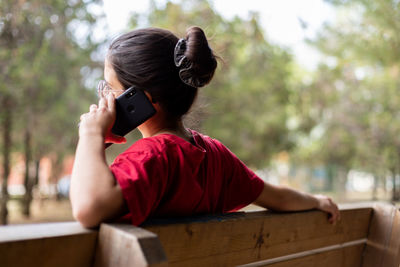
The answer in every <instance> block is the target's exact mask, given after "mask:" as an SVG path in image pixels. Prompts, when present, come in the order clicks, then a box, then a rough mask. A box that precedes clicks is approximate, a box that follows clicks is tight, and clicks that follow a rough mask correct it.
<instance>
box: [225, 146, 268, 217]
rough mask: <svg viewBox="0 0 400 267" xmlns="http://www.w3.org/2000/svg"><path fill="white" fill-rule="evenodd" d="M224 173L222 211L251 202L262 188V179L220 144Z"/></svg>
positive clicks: (235, 208) (241, 206)
mask: <svg viewBox="0 0 400 267" xmlns="http://www.w3.org/2000/svg"><path fill="white" fill-rule="evenodd" d="M220 146H222V147H220V151H221V152H222V154H223V162H224V169H225V173H226V177H225V181H224V188H223V192H224V194H223V195H222V197H223V198H224V199H223V203H224V206H223V212H233V211H237V210H239V209H241V208H243V207H245V206H247V205H249V204H251V203H253V202H254V201H255V200H256V199H257V198H258V197H259V195H260V194H261V192H262V190H263V188H264V181H263V180H262V179H261V178H259V177H258V176H257V175H256V174H255V173H254V172H253V171H252V170H250V169H249V168H248V167H247V166H246V165H245V164H244V163H243V162H242V161H241V160H240V159H239V158H238V157H237V156H236V155H235V154H233V153H232V152H231V151H230V150H229V149H228V148H227V147H225V146H224V145H222V144H220Z"/></svg>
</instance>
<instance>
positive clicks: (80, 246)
mask: <svg viewBox="0 0 400 267" xmlns="http://www.w3.org/2000/svg"><path fill="white" fill-rule="evenodd" d="M96 238H97V232H96V231H92V230H88V229H85V228H83V227H82V226H81V225H80V224H79V223H77V222H68V223H48V224H35V225H17V226H4V227H0V265H1V266H2V267H16V266H18V267H24V266H29V267H53V266H57V267H71V266H74V267H88V266H91V264H92V261H93V255H94V249H95V245H96Z"/></svg>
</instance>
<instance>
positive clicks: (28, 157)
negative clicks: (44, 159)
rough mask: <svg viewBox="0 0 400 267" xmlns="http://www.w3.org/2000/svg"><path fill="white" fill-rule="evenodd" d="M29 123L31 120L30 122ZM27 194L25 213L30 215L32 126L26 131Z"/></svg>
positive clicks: (24, 206)
mask: <svg viewBox="0 0 400 267" xmlns="http://www.w3.org/2000/svg"><path fill="white" fill-rule="evenodd" d="M28 123H29V122H28ZM24 147H25V183H24V185H25V195H24V199H23V214H24V215H25V216H27V217H29V216H30V206H31V202H32V187H33V183H32V179H31V171H30V165H31V161H32V149H31V132H30V127H27V128H26V131H25V142H24Z"/></svg>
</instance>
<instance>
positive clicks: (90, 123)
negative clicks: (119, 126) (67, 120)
mask: <svg viewBox="0 0 400 267" xmlns="http://www.w3.org/2000/svg"><path fill="white" fill-rule="evenodd" d="M115 118H116V111H115V98H114V95H113V94H109V95H108V96H107V98H105V97H101V98H100V100H99V104H98V106H97V105H94V104H93V105H91V106H90V108H89V112H88V113H85V114H83V115H82V116H81V123H80V126H79V135H80V136H82V135H86V134H89V135H92V134H100V135H101V136H102V137H103V138H104V141H105V142H106V143H116V144H121V143H126V139H125V137H122V136H117V135H115V134H113V133H112V132H111V128H112V126H113V124H114V122H115Z"/></svg>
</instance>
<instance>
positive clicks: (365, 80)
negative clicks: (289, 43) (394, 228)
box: [302, 0, 400, 189]
mask: <svg viewBox="0 0 400 267" xmlns="http://www.w3.org/2000/svg"><path fill="white" fill-rule="evenodd" d="M329 2H331V3H332V4H333V5H335V6H336V7H337V20H336V21H335V22H334V23H331V24H326V25H325V26H324V27H323V29H321V30H320V32H319V34H318V36H317V37H316V38H315V39H314V40H311V41H310V43H311V44H313V45H315V47H317V48H318V49H319V51H321V52H322V53H323V54H324V55H325V56H326V58H327V60H328V61H329V62H331V63H330V64H329V65H321V66H320V67H319V69H318V70H317V71H316V73H315V78H314V80H313V82H312V83H311V85H310V86H308V87H306V88H305V90H304V92H303V96H304V97H305V98H306V99H312V100H311V101H310V102H309V103H308V104H307V111H308V114H307V112H305V113H304V115H305V117H310V118H313V122H314V126H315V127H319V128H321V129H323V134H321V135H320V136H319V138H316V139H315V140H313V142H311V143H313V144H314V148H315V147H316V149H314V150H313V151H312V153H310V157H317V158H319V160H320V161H321V162H324V163H328V164H336V165H338V166H340V167H343V168H345V169H347V170H349V169H350V168H357V169H360V170H363V171H366V172H370V173H373V174H374V175H375V177H385V176H386V175H387V174H389V173H390V174H391V175H392V176H393V177H395V176H396V175H397V174H398V173H399V172H400V154H399V153H400V147H399V139H398V133H399V130H400V122H399V120H398V119H397V118H398V117H399V116H400V113H399V109H398V106H399V103H400V97H399V94H398V89H399V87H400V82H399V67H400V57H399V54H398V53H397V51H398V49H399V47H400V31H399V27H400V24H399V21H400V20H399V19H400V4H399V2H398V1H391V0H377V1H367V0H346V1H329ZM315 88H317V90H315ZM327 88H329V89H328V90H327ZM315 109H317V110H318V112H316V113H317V114H318V115H319V116H317V117H315V116H314V117H313V115H314V114H315V113H312V112H311V111H313V110H315ZM316 144H317V145H316ZM302 151H303V152H302V153H304V151H307V148H304V150H302ZM394 181H395V180H394ZM395 189H396V188H395Z"/></svg>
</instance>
